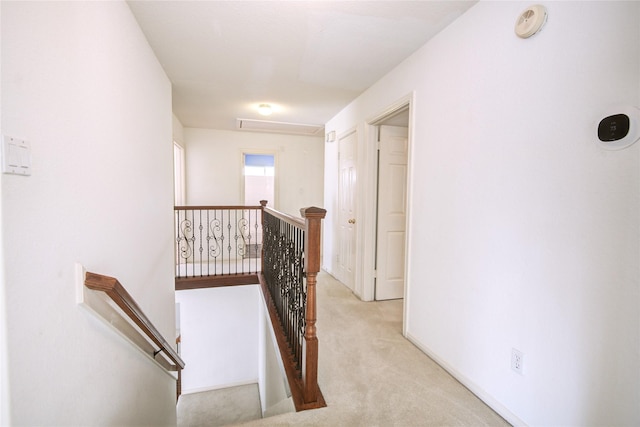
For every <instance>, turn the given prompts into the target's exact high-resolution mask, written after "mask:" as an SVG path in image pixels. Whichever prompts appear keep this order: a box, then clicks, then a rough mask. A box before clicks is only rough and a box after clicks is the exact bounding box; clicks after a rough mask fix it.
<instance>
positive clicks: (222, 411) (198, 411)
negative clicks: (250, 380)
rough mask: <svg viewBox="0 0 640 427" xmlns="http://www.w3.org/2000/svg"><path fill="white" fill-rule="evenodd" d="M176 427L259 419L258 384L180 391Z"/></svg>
mask: <svg viewBox="0 0 640 427" xmlns="http://www.w3.org/2000/svg"><path fill="white" fill-rule="evenodd" d="M177 411H178V427H216V426H228V425H234V424H239V423H243V422H245V421H250V420H255V419H260V418H261V417H262V409H261V408H260V393H259V392H258V384H249V385H243V386H238V387H229V388H225V389H221V390H213V391H207V392H202V393H192V394H183V395H182V396H180V399H179V401H178V407H177Z"/></svg>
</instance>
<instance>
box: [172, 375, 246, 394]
mask: <svg viewBox="0 0 640 427" xmlns="http://www.w3.org/2000/svg"><path fill="white" fill-rule="evenodd" d="M249 384H258V379H257V378H256V379H252V380H247V381H240V382H235V383H229V384H218V385H214V386H209V387H196V388H190V389H183V390H182V394H193V393H203V392H205V391H213V390H220V389H223V388H230V387H239V386H241V385H249Z"/></svg>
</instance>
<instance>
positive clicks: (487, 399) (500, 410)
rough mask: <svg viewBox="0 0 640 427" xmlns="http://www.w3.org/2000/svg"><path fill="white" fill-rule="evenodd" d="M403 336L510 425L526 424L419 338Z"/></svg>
mask: <svg viewBox="0 0 640 427" xmlns="http://www.w3.org/2000/svg"><path fill="white" fill-rule="evenodd" d="M405 337H406V338H407V339H408V340H409V341H411V343H413V345H415V346H416V347H418V348H419V349H420V350H421V351H422V352H423V353H425V354H426V355H427V356H429V357H430V358H431V359H432V360H433V361H434V362H436V363H437V364H438V365H440V367H441V368H442V369H444V370H445V371H447V372H448V373H449V374H450V375H451V376H452V377H454V378H455V379H456V380H458V381H459V382H460V383H461V384H462V385H463V386H465V387H466V388H467V389H469V391H470V392H471V393H473V394H475V395H476V396H477V397H478V398H479V399H480V400H482V401H483V402H484V403H486V404H487V406H489V407H490V408H491V409H493V410H494V411H495V412H496V413H497V414H498V415H500V416H501V417H502V418H504V419H505V420H506V421H507V422H508V423H509V424H511V425H512V426H526V425H527V424H526V423H525V422H524V421H522V420H521V419H520V418H518V417H517V416H516V414H514V413H513V412H511V411H510V410H509V409H507V407H505V406H504V405H503V404H502V403H500V402H499V401H497V400H496V399H495V398H494V397H493V396H491V395H490V394H488V393H487V392H486V391H485V390H484V389H483V388H481V387H480V386H478V384H476V383H474V382H473V381H471V380H470V379H469V378H467V377H466V376H464V375H462V374H461V373H460V372H459V371H458V370H456V369H455V368H453V367H452V366H451V365H449V364H448V363H447V362H445V361H444V360H443V359H442V358H440V357H438V355H436V354H435V353H434V352H432V351H431V350H430V349H429V348H428V347H427V346H425V345H423V344H422V343H421V342H420V340H418V339H417V338H416V337H414V336H412V335H411V334H410V333H407V334H406V335H405Z"/></svg>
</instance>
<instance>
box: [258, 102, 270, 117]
mask: <svg viewBox="0 0 640 427" xmlns="http://www.w3.org/2000/svg"><path fill="white" fill-rule="evenodd" d="M258 113H260V115H262V116H269V115H271V105H269V104H260V105H258Z"/></svg>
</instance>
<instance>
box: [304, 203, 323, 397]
mask: <svg viewBox="0 0 640 427" xmlns="http://www.w3.org/2000/svg"><path fill="white" fill-rule="evenodd" d="M326 214H327V211H326V210H324V209H321V208H316V207H310V208H303V209H300V215H301V216H302V218H304V219H305V228H306V230H305V237H304V239H305V242H304V247H305V257H304V270H305V272H306V277H307V310H306V314H305V321H306V326H305V330H304V340H305V347H304V355H303V360H304V363H303V365H302V380H303V382H304V390H303V394H304V402H305V403H312V402H316V401H317V400H318V337H317V335H316V319H317V314H316V283H317V275H318V272H319V271H320V239H321V230H322V220H323V219H324V217H325V215H326Z"/></svg>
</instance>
